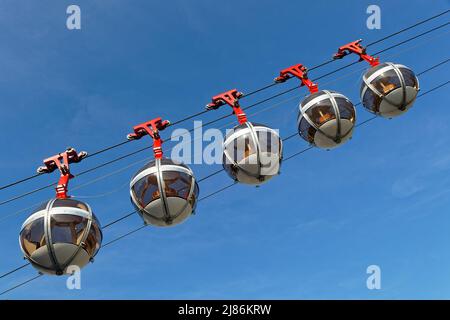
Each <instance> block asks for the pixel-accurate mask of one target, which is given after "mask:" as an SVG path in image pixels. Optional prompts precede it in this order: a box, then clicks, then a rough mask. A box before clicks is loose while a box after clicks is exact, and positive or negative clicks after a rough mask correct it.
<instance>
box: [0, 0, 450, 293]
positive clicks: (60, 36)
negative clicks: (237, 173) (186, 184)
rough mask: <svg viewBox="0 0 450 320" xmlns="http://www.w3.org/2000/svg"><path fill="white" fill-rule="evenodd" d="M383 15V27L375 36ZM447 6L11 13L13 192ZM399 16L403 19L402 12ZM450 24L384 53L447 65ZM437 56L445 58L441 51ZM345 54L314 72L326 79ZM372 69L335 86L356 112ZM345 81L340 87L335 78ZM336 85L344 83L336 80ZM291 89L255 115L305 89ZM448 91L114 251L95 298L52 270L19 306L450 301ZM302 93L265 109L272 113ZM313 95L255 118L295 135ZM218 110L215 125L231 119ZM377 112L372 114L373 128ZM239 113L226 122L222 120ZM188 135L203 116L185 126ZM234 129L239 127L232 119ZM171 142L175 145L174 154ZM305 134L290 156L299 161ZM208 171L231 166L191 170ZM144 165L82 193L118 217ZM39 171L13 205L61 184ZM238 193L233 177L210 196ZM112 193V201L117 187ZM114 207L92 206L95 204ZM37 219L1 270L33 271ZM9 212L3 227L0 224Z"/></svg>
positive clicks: (8, 239)
mask: <svg viewBox="0 0 450 320" xmlns="http://www.w3.org/2000/svg"><path fill="white" fill-rule="evenodd" d="M72 3H75V4H77V5H79V6H80V7H81V11H82V29H81V30H78V31H69V30H67V29H66V17H67V15H66V13H65V11H66V8H67V6H68V5H69V4H72ZM370 4H378V5H379V6H380V7H381V10H382V11H381V12H382V28H381V30H369V29H367V28H366V19H367V16H368V15H367V14H366V8H367V6H368V5H370ZM448 6H449V1H433V2H430V1H425V0H423V1H403V0H401V1H400V0H399V1H376V2H373V1H356V0H355V1H339V2H336V1H313V2H311V1H308V2H306V1H305V2H303V3H301V2H300V1H277V2H274V1H267V0H262V1H235V0H232V1H226V2H223V1H221V2H220V3H219V2H218V1H199V0H192V1H170V2H167V1H166V2H162V1H133V2H132V3H131V2H129V1H124V0H122V1H115V0H109V1H100V0H91V1H82V0H78V1H74V2H69V1H44V0H43V1H39V3H38V2H36V1H21V4H20V5H18V3H17V1H12V0H11V1H7V0H4V1H2V2H1V4H0V27H1V28H2V30H3V32H1V33H0V46H1V50H0V74H1V75H2V76H1V77H0V106H1V108H2V110H3V112H2V115H1V117H0V125H1V128H2V132H3V139H1V140H0V147H1V150H3V152H2V154H3V156H2V158H1V159H0V168H1V169H2V173H1V182H2V183H1V184H2V185H3V184H5V183H7V182H10V181H13V180H15V179H17V178H19V177H25V176H28V175H31V174H33V173H34V172H35V168H36V167H37V166H39V165H40V164H41V161H42V159H43V158H46V157H48V156H50V155H53V154H55V153H57V152H59V151H62V150H64V149H65V148H66V147H67V146H73V147H76V148H77V149H79V150H86V151H88V152H89V151H91V152H92V151H95V150H97V149H99V148H101V147H104V146H108V145H110V144H114V143H117V142H119V141H122V140H123V139H124V138H125V135H126V134H127V133H128V132H129V131H130V128H131V127H132V126H133V125H135V124H137V123H140V122H143V121H145V120H148V119H151V118H154V117H156V116H162V117H164V118H167V119H169V120H173V121H175V120H177V119H180V118H183V117H184V116H186V115H189V114H192V113H195V112H198V111H201V110H202V109H203V107H204V105H205V104H206V103H207V102H209V100H210V98H211V96H213V95H215V94H217V93H219V92H222V91H224V90H227V89H232V88H238V89H239V90H241V91H244V92H246V91H251V90H253V89H256V88H259V87H261V86H263V85H266V84H268V83H270V82H271V81H272V79H273V78H274V77H275V76H276V75H277V72H278V71H279V70H281V69H283V68H285V67H287V66H289V65H292V64H295V63H303V64H305V65H306V66H308V65H310V66H312V65H316V64H319V63H321V62H323V61H325V60H328V59H329V58H330V57H331V55H332V54H333V53H334V52H335V50H336V49H337V47H339V46H340V45H342V44H345V43H347V42H350V41H353V40H356V39H358V38H363V39H364V41H365V43H369V42H371V41H374V40H376V39H378V38H380V37H382V36H384V35H387V34H390V33H392V32H394V31H396V30H399V29H401V28H403V27H405V26H408V25H411V24H413V23H415V22H416V21H418V20H420V19H425V18H427V17H430V16H432V15H434V14H437V13H439V12H441V11H443V10H445V9H447V8H448ZM399 12H400V13H401V14H399ZM446 21H448V17H447V16H446V17H441V18H440V19H436V20H435V21H433V22H430V23H428V24H426V25H423V26H420V27H418V28H416V29H413V30H411V31H409V32H407V33H403V34H401V35H399V36H397V37H394V38H392V39H389V40H388V41H385V42H383V43H380V44H378V45H376V46H373V47H371V48H370V49H371V50H372V51H378V50H381V49H383V48H385V47H387V46H389V45H392V44H395V43H397V42H399V41H401V40H404V39H406V38H409V37H411V36H413V35H415V34H417V33H419V32H421V31H425V30H427V29H430V28H432V27H433V26H437V25H439V24H442V23H444V22H446ZM448 40H449V39H448V27H447V28H444V29H441V30H439V31H436V32H434V33H433V34H431V35H429V36H426V37H422V38H420V39H419V40H417V41H415V42H410V43H408V44H405V45H403V46H400V47H398V48H395V49H394V50H390V51H388V52H386V53H385V54H383V55H381V60H385V59H387V60H388V61H393V62H398V63H402V64H405V65H407V66H409V67H411V68H412V69H413V70H415V71H416V72H420V71H422V70H424V69H426V68H427V67H429V66H431V65H434V64H436V63H438V62H440V61H442V60H444V59H446V58H447V56H445V53H446V52H449V49H450V42H449V41H448ZM435 48H438V49H435ZM355 58H356V57H347V58H346V59H345V60H344V61H337V62H334V63H332V64H330V65H328V66H326V67H323V68H321V69H317V70H314V71H312V72H311V73H310V76H311V78H315V77H317V76H320V75H322V74H324V73H326V72H328V71H331V70H334V69H335V68H337V67H339V66H343V65H344V64H346V63H349V62H351V61H354V59H355ZM364 67H366V66H365V65H363V64H358V65H356V66H353V67H352V68H348V69H346V70H344V71H342V72H341V73H340V74H339V76H344V75H345V76H346V77H345V78H343V79H340V80H336V79H335V78H333V77H327V78H324V79H323V80H322V81H321V82H319V86H320V85H321V84H322V86H321V87H322V88H327V89H333V90H337V91H340V92H342V93H343V94H345V95H347V96H348V97H349V98H350V99H351V100H352V101H353V102H354V103H356V102H358V99H359V98H358V91H359V83H360V77H361V75H362V73H363V69H362V68H364ZM448 68H449V66H448V65H444V66H441V67H440V68H437V69H436V70H433V71H432V72H429V73H427V74H425V75H423V77H421V78H420V84H421V87H422V90H427V89H428V88H431V87H433V86H435V85H438V84H440V83H443V82H445V81H447V80H448V78H447V75H446V74H447V73H448V71H449V69H448ZM336 77H338V76H337V75H336ZM333 80H335V81H334V82H332V83H329V84H328V82H330V81H333ZM292 84H293V83H292V82H289V84H286V85H280V86H276V87H275V88H273V89H271V90H267V91H265V92H263V93H260V94H258V95H254V96H252V97H251V98H248V99H245V100H243V101H242V104H243V105H244V106H245V105H248V104H250V103H253V102H257V101H259V100H261V99H264V98H266V97H268V96H270V95H271V94H274V93H276V92H279V91H281V90H283V89H285V88H288V87H291V86H292ZM448 92H449V91H448V87H444V88H443V89H441V90H439V91H436V92H434V93H431V94H429V95H426V96H424V97H423V98H421V99H419V100H417V102H416V104H415V106H414V108H413V109H412V110H411V111H410V112H409V113H408V114H406V115H405V116H403V117H400V118H396V119H394V120H384V119H376V120H375V121H372V122H370V124H368V125H366V126H363V127H361V128H358V129H357V130H356V131H355V133H354V138H353V139H352V140H351V141H350V142H349V143H347V144H346V145H344V146H343V147H342V148H339V149H336V150H333V151H330V152H326V151H320V150H315V149H314V150H311V151H309V152H306V153H305V154H303V155H301V156H299V157H297V158H294V159H292V160H290V161H288V162H285V163H284V164H283V167H282V174H281V175H280V176H279V177H276V178H275V179H273V180H272V181H270V183H268V184H266V185H264V186H262V187H260V188H254V187H249V186H240V185H238V186H235V187H233V188H231V189H229V190H227V191H225V192H223V193H221V194H220V195H218V196H215V197H212V198H210V199H208V200H205V201H204V202H202V203H200V204H199V206H198V208H197V214H196V215H195V216H193V217H191V218H190V219H189V220H188V221H187V222H186V223H184V224H182V225H179V226H177V227H174V228H169V229H157V228H150V227H149V228H146V229H144V230H141V231H140V232H138V233H136V234H134V235H132V236H130V237H128V238H125V239H123V240H122V241H119V242H117V243H115V244H113V245H111V246H110V247H106V248H104V250H101V251H100V252H99V254H98V256H97V258H96V261H95V263H94V264H92V265H89V266H88V267H86V268H85V269H83V272H82V290H67V289H66V286H65V281H66V278H65V277H48V276H46V277H41V278H39V279H38V280H36V281H34V282H32V283H30V284H28V285H26V286H24V287H21V288H19V289H17V290H15V291H13V292H11V293H9V294H8V295H5V296H3V297H2V298H8V299H51V298H62V299H172V298H180V299H191V298H192V299H194V298H252V299H253V298H255V299H258V298H273V299H278V298H286V299H327V298H331V299H338V298H343V299H350V298H356V299H359V298H363V299H380V298H388V299H399V298H447V299H448V298H450V271H449V270H450V251H449V250H448V244H449V243H450V232H449V229H450V215H449V208H450V198H449V195H450V178H449V175H448V173H449V170H450V147H449V142H450V138H449V135H448V131H449V129H450V126H449V124H448V121H447V119H448V114H447V113H448V110H447V109H448V108H447V104H448V98H449V93H448ZM305 93H306V90H305V89H304V88H302V89H299V91H298V92H293V93H291V94H289V95H286V96H284V97H281V98H279V99H278V100H276V99H275V100H272V101H271V102H269V103H266V104H264V105H260V106H259V107H257V108H261V109H256V108H255V110H252V112H257V111H258V110H262V109H263V108H266V107H269V106H271V105H272V104H274V103H277V102H280V101H284V100H285V99H287V98H290V97H294V96H296V95H302V96H303V95H304V94H305ZM299 99H300V98H293V99H291V100H290V101H288V102H283V103H282V105H281V106H279V107H277V108H274V109H273V110H271V111H267V112H262V113H260V114H256V115H255V116H254V117H252V118H251V120H254V121H256V122H260V123H265V124H267V125H269V126H271V127H274V128H279V129H280V132H281V135H283V136H286V135H289V134H291V133H293V132H295V130H296V124H295V118H296V115H297V104H298V102H299ZM224 112H229V111H228V110H226V111H217V112H214V113H213V112H212V113H210V114H208V115H205V116H203V117H202V120H203V121H207V120H211V119H214V118H215V117H218V116H221V115H223V114H224ZM370 116H371V115H370V114H369V113H368V112H366V111H364V110H363V109H362V108H361V107H357V117H358V121H363V120H365V119H368V118H369V117H370ZM228 122H230V119H227V120H224V121H222V122H220V123H218V124H216V125H217V127H221V126H225V125H226V124H227V123H228ZM183 126H184V128H187V129H191V128H192V127H193V123H192V122H187V123H184V124H183ZM231 126H232V125H231ZM146 143H148V144H149V143H150V140H148V139H143V140H140V141H139V142H135V143H130V144H127V145H126V146H124V147H121V148H117V149H115V150H113V151H110V152H108V153H105V154H103V155H101V156H98V157H95V158H91V159H88V160H86V161H85V162H83V163H80V164H78V165H76V166H73V167H72V170H73V172H74V173H75V174H76V172H79V171H82V170H84V169H87V168H90V167H92V166H94V165H96V164H99V163H102V162H104V161H107V160H108V159H112V158H114V157H117V156H119V155H122V154H124V153H126V152H130V151H133V150H136V149H138V148H141V147H143V146H145V144H146ZM172 145H173V143H171V142H168V143H166V148H167V147H170V146H172ZM305 147H306V143H305V142H304V141H303V140H301V139H300V137H297V138H293V139H291V140H289V141H288V142H286V144H285V155H286V156H289V155H290V154H292V153H294V152H296V151H298V150H301V149H303V148H305ZM151 156H152V153H151V152H150V151H149V152H147V153H145V152H144V153H140V154H138V155H135V156H133V157H130V158H129V159H127V160H124V161H122V162H118V163H116V164H114V165H111V166H108V167H104V168H103V169H101V170H97V171H95V172H94V173H92V174H86V175H85V176H82V177H80V178H78V179H75V180H73V181H72V182H71V187H76V186H77V185H81V184H84V183H86V182H89V181H91V180H92V179H95V178H98V177H101V176H104V175H107V174H109V173H111V172H114V171H116V170H119V169H121V168H123V167H125V166H127V165H130V164H131V163H134V162H137V161H139V160H142V159H145V158H150V157H151ZM192 167H193V169H194V171H195V173H196V176H197V177H198V178H201V177H203V176H205V175H207V174H208V173H210V172H212V171H214V170H217V169H218V168H220V166H219V165H214V166H207V165H203V166H199V165H194V166H192ZM138 168H139V164H138V165H135V166H133V167H131V168H129V169H127V170H124V171H122V172H120V173H118V174H115V175H112V176H111V177H108V178H106V179H104V180H101V181H99V182H97V183H93V184H91V185H89V186H87V187H85V188H80V189H79V190H76V191H73V192H72V194H73V195H79V196H94V197H93V198H87V199H85V201H87V202H89V203H90V204H91V206H92V207H93V208H94V210H95V212H96V214H97V216H98V217H99V218H100V220H101V221H102V223H103V224H106V223H108V222H110V221H112V220H114V219H116V218H118V217H120V216H122V215H123V214H125V213H127V212H129V211H130V209H132V207H131V204H130V203H129V197H128V190H127V186H126V184H127V182H128V181H129V178H130V177H131V176H132V174H133V173H134V172H135V171H136V170H137V169H138ZM56 179H57V174H56V173H55V174H53V175H46V176H42V177H39V178H37V179H35V180H33V181H30V182H27V183H23V184H21V185H20V186H16V187H13V188H10V189H7V190H2V191H0V196H1V198H0V199H1V200H4V199H7V198H9V197H11V196H14V195H16V194H19V193H22V192H25V191H28V190H31V189H32V188H35V187H39V186H41V185H44V184H48V183H51V182H53V181H56ZM229 183H230V179H229V178H228V177H227V176H226V174H225V173H221V174H219V175H217V176H215V177H214V178H211V179H209V180H207V181H205V183H202V184H201V186H200V188H201V194H202V195H203V196H204V195H207V194H208V193H210V192H212V191H214V190H217V189H218V188H220V187H222V186H225V185H227V184H229ZM112 191H115V192H112ZM105 193H106V194H107V195H105V196H99V197H95V196H97V195H102V194H105ZM53 194H54V192H53V190H51V189H50V190H46V191H43V192H40V193H37V194H35V195H33V196H29V197H26V198H24V199H23V200H21V201H15V202H13V203H10V204H7V205H4V206H1V207H0V215H1V216H2V217H3V216H7V215H10V214H13V213H15V212H17V211H18V210H21V209H23V208H26V207H28V206H31V205H33V204H35V203H37V202H39V201H43V200H45V199H48V198H50V197H52V196H53ZM27 214H28V212H27V211H25V212H22V213H20V214H15V215H14V216H12V217H10V218H8V219H3V220H0V224H1V227H2V235H1V239H2V240H3V241H2V247H1V248H2V251H3V255H2V258H0V273H3V272H6V271H8V270H11V269H13V268H15V267H17V266H19V265H21V264H23V260H22V256H21V252H20V249H19V246H18V241H17V237H18V232H19V229H20V226H21V224H22V222H23V221H24V219H25V218H26V217H27ZM0 219H1V217H0ZM141 223H142V222H141V220H140V218H139V217H138V216H137V215H136V216H134V217H132V218H129V219H127V220H125V221H123V222H121V223H117V224H115V225H114V226H112V227H111V228H108V229H107V230H105V231H104V236H105V239H104V241H105V242H107V241H109V240H111V239H113V238H115V237H117V236H120V235H121V234H123V233H126V232H127V231H129V230H131V229H133V228H136V227H138V226H140V225H141ZM372 264H376V265H379V266H380V268H381V272H382V289H381V290H368V289H367V288H366V278H367V276H368V275H367V274H366V268H367V266H369V265H372ZM35 274H36V271H35V270H34V269H32V268H31V267H28V268H25V269H22V270H21V271H19V272H16V273H15V274H14V275H12V276H10V277H7V278H4V279H0V291H3V290H4V289H7V288H9V287H10V286H13V285H15V284H17V283H19V282H21V281H24V280H26V279H28V278H30V277H32V276H33V275H35Z"/></svg>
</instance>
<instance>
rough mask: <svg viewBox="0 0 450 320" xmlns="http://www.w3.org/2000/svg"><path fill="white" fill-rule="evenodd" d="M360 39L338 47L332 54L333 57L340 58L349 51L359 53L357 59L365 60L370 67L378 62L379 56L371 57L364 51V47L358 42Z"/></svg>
mask: <svg viewBox="0 0 450 320" xmlns="http://www.w3.org/2000/svg"><path fill="white" fill-rule="evenodd" d="M361 41H362V39H359V40H356V41H353V42H350V43H347V44H346V45H345V46H342V47H340V48H339V49H338V52H337V53H335V54H334V56H333V59H342V58H343V57H345V56H346V55H348V54H350V53H355V54H357V55H359V59H360V60H359V61H362V60H364V61H367V62H368V63H369V64H370V65H371V66H372V67H375V66H377V65H379V64H380V58H378V57H376V58H375V57H372V56H370V55H368V54H367V53H366V48H364V47H363V46H362V45H361V44H360V42H361Z"/></svg>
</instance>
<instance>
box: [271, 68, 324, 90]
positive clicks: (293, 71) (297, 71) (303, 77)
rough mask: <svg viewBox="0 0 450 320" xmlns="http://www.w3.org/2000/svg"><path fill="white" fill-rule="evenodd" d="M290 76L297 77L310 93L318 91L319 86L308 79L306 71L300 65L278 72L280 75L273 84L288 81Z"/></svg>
mask: <svg viewBox="0 0 450 320" xmlns="http://www.w3.org/2000/svg"><path fill="white" fill-rule="evenodd" d="M291 76H293V77H297V78H298V79H300V81H301V82H302V84H301V85H302V86H306V87H307V88H308V90H309V92H311V93H315V92H317V91H319V86H318V85H317V84H316V83H314V82H312V81H311V80H310V79H309V78H308V69H307V68H306V67H305V66H304V65H302V64H296V65H293V66H290V67H289V68H286V69H284V70H281V71H280V75H279V76H278V77H276V78H275V82H277V83H281V82H285V81H286V80H288V79H290V78H291Z"/></svg>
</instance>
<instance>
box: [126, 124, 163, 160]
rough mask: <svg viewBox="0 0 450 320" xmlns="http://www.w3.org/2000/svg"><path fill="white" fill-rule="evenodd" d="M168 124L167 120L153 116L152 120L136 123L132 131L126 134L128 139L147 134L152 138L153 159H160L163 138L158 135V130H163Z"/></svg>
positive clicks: (135, 138) (138, 137)
mask: <svg viewBox="0 0 450 320" xmlns="http://www.w3.org/2000/svg"><path fill="white" fill-rule="evenodd" d="M169 125H170V122H169V121H167V120H164V121H163V120H162V119H161V118H155V119H153V120H150V121H147V122H144V123H141V124H138V125H137V126H134V127H133V131H134V133H130V134H129V135H127V139H128V140H137V139H140V138H142V137H143V136H145V135H149V136H150V137H151V138H152V139H153V153H154V154H155V159H162V157H163V151H162V144H163V142H164V141H163V140H162V139H161V136H160V135H159V131H161V130H164V129H165V128H167V127H168V126H169Z"/></svg>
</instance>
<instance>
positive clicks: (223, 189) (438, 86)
mask: <svg viewBox="0 0 450 320" xmlns="http://www.w3.org/2000/svg"><path fill="white" fill-rule="evenodd" d="M432 69H434V68H433V67H431V68H428V69H426V70H424V71H422V72H421V74H423V73H425V72H428V71H430V70H432ZM448 84H450V80H449V81H446V82H444V83H442V84H440V85H437V86H435V87H433V88H431V89H429V90H427V91H425V92H422V93H420V94H419V95H418V96H417V98H420V97H423V96H424V95H426V94H429V93H431V92H434V91H436V90H438V89H440V88H442V87H444V86H446V85H448ZM376 118H378V117H377V116H373V117H371V118H369V119H367V120H365V121H363V122H361V123H359V124H357V125H356V126H355V127H360V126H363V125H365V124H367V123H369V122H370V121H372V120H374V119H376ZM295 135H297V133H295ZM290 137H291V136H288V137H286V138H285V140H287V139H289V138H290ZM313 148H314V147H313V146H309V147H307V148H304V149H302V150H300V151H298V152H296V153H294V154H292V155H290V156H288V157H287V158H285V159H284V160H283V161H284V162H286V161H289V160H290V159H292V158H295V157H297V156H299V155H301V154H303V153H305V152H307V151H309V150H311V149H313ZM220 171H222V170H220ZM220 171H219V172H220ZM219 172H215V173H213V174H211V175H210V176H213V175H215V174H217V173H219ZM207 177H208V176H207ZM205 178H206V177H205ZM236 184H237V183H236V182H233V183H231V184H229V185H227V186H225V187H222V188H221V189H218V190H216V191H213V192H212V193H210V194H208V195H206V196H204V197H202V198H200V199H199V202H200V201H202V200H205V199H207V198H210V197H212V196H214V195H216V194H218V193H220V192H222V191H225V190H227V189H229V188H231V187H232V186H234V185H236ZM135 212H136V211H133V212H130V213H128V214H127V215H125V216H123V217H120V218H118V219H116V220H114V221H112V222H111V223H108V224H107V225H105V226H104V227H103V228H104V229H105V228H107V227H109V226H111V225H113V224H115V223H117V222H119V221H122V220H124V219H126V218H128V217H130V216H132V215H133V214H134V213H135ZM145 227H146V225H144V226H140V227H139V228H136V229H133V230H131V231H129V232H127V233H125V234H123V235H121V236H119V237H117V238H115V239H113V240H111V241H109V242H107V243H106V244H105V245H103V246H102V247H106V246H108V245H110V244H112V243H114V242H117V241H119V240H121V239H123V238H125V237H127V236H129V235H131V234H133V233H135V232H137V231H139V230H141V229H143V228H145ZM28 265H29V263H28V264H24V265H22V266H19V267H17V268H15V269H13V270H11V271H9V272H6V273H4V274H3V275H1V276H0V279H1V278H3V277H6V276H8V275H10V274H13V273H15V272H17V271H19V270H21V269H23V268H25V267H26V266H28ZM36 278H37V277H36ZM33 280H34V279H33ZM28 282H29V281H26V282H24V284H25V283H28ZM19 286H21V284H18V285H16V286H14V287H12V288H10V289H7V290H6V291H3V292H2V293H0V295H3V294H5V293H7V292H10V291H11V290H13V289H14V288H17V287H19Z"/></svg>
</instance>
